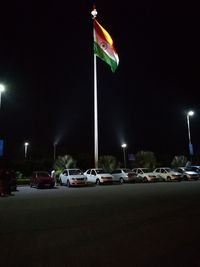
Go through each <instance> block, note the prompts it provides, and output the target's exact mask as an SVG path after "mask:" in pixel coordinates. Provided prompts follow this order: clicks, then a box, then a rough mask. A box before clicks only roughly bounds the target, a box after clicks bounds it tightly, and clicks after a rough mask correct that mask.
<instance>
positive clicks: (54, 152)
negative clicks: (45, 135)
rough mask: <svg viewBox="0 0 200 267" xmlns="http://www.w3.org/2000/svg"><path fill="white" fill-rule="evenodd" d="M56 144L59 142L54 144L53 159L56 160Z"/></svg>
mask: <svg viewBox="0 0 200 267" xmlns="http://www.w3.org/2000/svg"><path fill="white" fill-rule="evenodd" d="M56 146H57V143H56V142H55V143H54V144H53V159H54V161H55V160H56Z"/></svg>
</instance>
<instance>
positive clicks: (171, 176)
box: [153, 167, 182, 182]
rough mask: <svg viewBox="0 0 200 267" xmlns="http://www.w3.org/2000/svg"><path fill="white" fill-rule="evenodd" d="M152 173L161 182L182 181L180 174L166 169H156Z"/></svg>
mask: <svg viewBox="0 0 200 267" xmlns="http://www.w3.org/2000/svg"><path fill="white" fill-rule="evenodd" d="M153 173H154V174H155V175H156V177H157V179H159V180H162V181H168V182H170V181H181V180H182V174H181V173H180V172H176V171H173V170H172V169H171V168H168V167H162V168H156V169H155V170H154V171H153Z"/></svg>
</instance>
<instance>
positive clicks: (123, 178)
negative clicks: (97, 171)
mask: <svg viewBox="0 0 200 267" xmlns="http://www.w3.org/2000/svg"><path fill="white" fill-rule="evenodd" d="M111 174H112V176H113V181H114V182H119V183H120V184H123V183H125V182H126V183H128V182H129V183H130V182H139V181H140V179H139V178H138V177H137V174H135V173H134V172H132V171H131V170H130V169H116V170H114V171H112V172H111Z"/></svg>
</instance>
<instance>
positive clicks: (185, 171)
mask: <svg viewBox="0 0 200 267" xmlns="http://www.w3.org/2000/svg"><path fill="white" fill-rule="evenodd" d="M177 171H178V172H180V173H181V174H182V179H183V180H186V181H189V180H195V181H196V180H198V179H199V174H198V173H197V172H195V171H193V170H190V169H189V168H186V167H178V168H177Z"/></svg>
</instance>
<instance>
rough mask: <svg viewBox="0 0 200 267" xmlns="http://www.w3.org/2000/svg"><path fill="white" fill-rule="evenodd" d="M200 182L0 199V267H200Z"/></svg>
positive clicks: (28, 191) (24, 191)
mask: <svg viewBox="0 0 200 267" xmlns="http://www.w3.org/2000/svg"><path fill="white" fill-rule="evenodd" d="M199 206H200V182H199V181H197V182H180V183H179V182H173V183H155V184H126V185H112V186H99V187H88V188H66V187H58V188H57V189H40V190H38V189H34V188H29V187H19V192H16V193H15V196H12V197H7V198H0V266H4V267H10V266H17V267H18V266H20V267H23V266H26V267H32V266H34V267H39V266H45V267H46V266H48V267H51V266H52V267H54V266H55V267H57V266H58V267H63V266H67V267H68V266H69V267H71V266H81V267H82V266H83V267H85V266H86V267H90V266H91V267H94V266H105V267H107V266H128V267H129V266H142V267H143V266H145V267H146V266H147V267H157V266H159V267H162V266H176V267H179V266H200V256H199V248H200V208H199Z"/></svg>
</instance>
